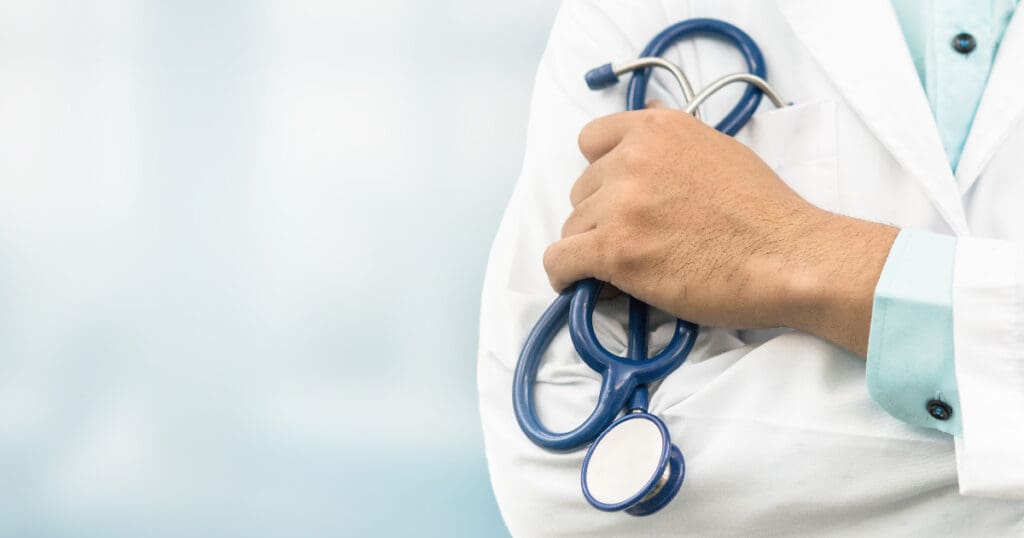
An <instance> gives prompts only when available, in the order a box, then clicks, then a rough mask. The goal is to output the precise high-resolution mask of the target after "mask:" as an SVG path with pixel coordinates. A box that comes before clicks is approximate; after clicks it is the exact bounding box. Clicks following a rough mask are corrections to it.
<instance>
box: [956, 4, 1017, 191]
mask: <svg viewBox="0 0 1024 538" xmlns="http://www.w3.org/2000/svg"><path fill="white" fill-rule="evenodd" d="M1021 11H1022V10H1021V9H1018V10H1017V11H1016V12H1015V13H1014V16H1013V19H1012V20H1011V21H1010V25H1009V27H1007V29H1006V34H1004V36H1003V40H1002V43H1000V45H999V52H997V53H996V59H995V63H993V65H992V71H991V72H990V73H989V76H988V83H987V85H986V87H985V93H984V95H983V96H982V98H981V103H980V104H979V106H978V111H977V112H976V113H975V115H974V123H973V124H972V125H971V132H970V134H968V135H967V141H966V142H965V143H964V150H963V153H961V155H960V163H959V164H958V165H957V169H956V178H957V183H958V184H959V185H960V190H961V192H964V193H966V192H967V190H968V189H970V188H971V186H972V185H974V182H975V181H977V180H978V176H980V175H981V172H982V170H984V168H985V165H987V164H988V161H989V159H991V158H992V156H993V155H994V154H995V152H996V150H997V149H998V148H999V144H1000V142H1001V141H1002V140H1003V139H1004V138H1005V137H1006V134H1007V133H1008V132H1009V130H1010V128H1011V127H1013V125H1014V124H1016V123H1019V122H1020V120H1021V113H1022V112H1024V91H1021V86H1022V84H1024V15H1022V14H1021Z"/></svg>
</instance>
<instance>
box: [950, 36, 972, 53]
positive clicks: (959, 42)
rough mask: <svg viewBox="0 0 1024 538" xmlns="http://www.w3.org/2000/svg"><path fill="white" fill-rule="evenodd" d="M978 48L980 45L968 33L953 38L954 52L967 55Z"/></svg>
mask: <svg viewBox="0 0 1024 538" xmlns="http://www.w3.org/2000/svg"><path fill="white" fill-rule="evenodd" d="M976 46H978V43H977V41H975V40H974V36H972V35H971V34H968V33H967V32H961V33H959V34H957V35H956V36H954V37H953V50H955V51H957V52H959V53H960V54H967V53H969V52H971V51H972V50H974V47H976Z"/></svg>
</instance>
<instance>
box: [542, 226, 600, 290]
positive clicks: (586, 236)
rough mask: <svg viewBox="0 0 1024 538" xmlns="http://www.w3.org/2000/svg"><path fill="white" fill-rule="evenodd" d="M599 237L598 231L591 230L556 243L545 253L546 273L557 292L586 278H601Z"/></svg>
mask: <svg viewBox="0 0 1024 538" xmlns="http://www.w3.org/2000/svg"><path fill="white" fill-rule="evenodd" d="M598 237H599V236H598V232H597V230H591V231H589V232H585V233H582V234H578V235H573V236H570V237H566V238H564V239H560V240H558V241H555V242H554V243H552V244H551V245H550V246H549V247H548V248H547V250H546V251H544V271H546V272H547V274H548V280H549V281H550V282H551V287H552V288H554V289H555V291H558V292H561V291H562V290H564V289H565V288H567V287H569V286H570V285H572V284H573V283H574V282H578V281H580V280H583V279H586V278H591V277H594V278H600V271H598V270H597V269H598V265H597V264H598V262H599V261H600V259H601V258H600V256H599V254H598V248H597V246H598Z"/></svg>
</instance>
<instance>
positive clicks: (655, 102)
mask: <svg viewBox="0 0 1024 538" xmlns="http://www.w3.org/2000/svg"><path fill="white" fill-rule="evenodd" d="M644 108H668V106H666V105H665V102H664V101H662V100H661V99H651V100H650V101H647V106H646V107H644Z"/></svg>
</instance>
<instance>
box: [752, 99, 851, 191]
mask: <svg viewBox="0 0 1024 538" xmlns="http://www.w3.org/2000/svg"><path fill="white" fill-rule="evenodd" d="M736 139H737V140H739V141H741V142H743V143H744V144H746V145H747V146H748V147H750V148H751V149H753V150H754V151H755V152H756V153H757V154H758V155H759V156H760V157H761V159H762V160H764V162H765V163H767V164H768V166H770V167H771V168H772V170H774V171H775V173H776V174H778V175H779V177H780V178H782V180H783V181H785V182H786V184H787V185H789V186H790V188H792V189H793V190H795V191H796V192H797V193H798V194H799V195H800V196H801V197H803V198H804V199H805V200H807V201H808V202H810V203H812V204H814V205H816V206H818V207H820V208H822V209H825V210H829V211H835V210H837V209H838V204H839V200H838V191H839V188H838V167H837V149H836V146H837V144H836V103H835V101H813V102H809V103H798V104H795V105H790V106H787V107H784V108H779V109H770V110H762V111H760V112H759V113H757V114H755V115H754V117H753V118H752V119H751V120H750V123H748V124H747V126H746V127H745V128H744V129H743V130H742V131H740V133H739V134H737V136H736Z"/></svg>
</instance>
